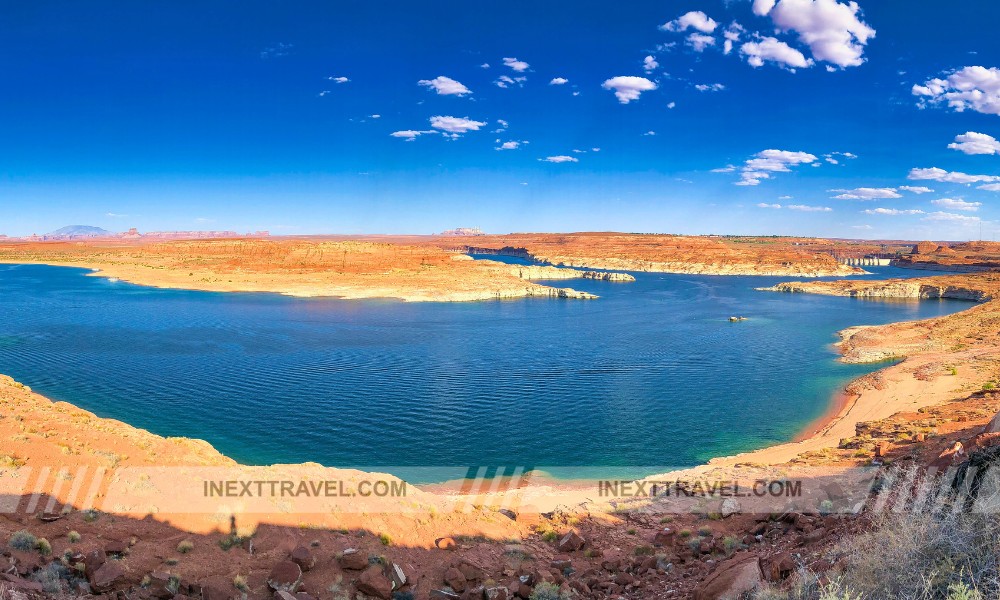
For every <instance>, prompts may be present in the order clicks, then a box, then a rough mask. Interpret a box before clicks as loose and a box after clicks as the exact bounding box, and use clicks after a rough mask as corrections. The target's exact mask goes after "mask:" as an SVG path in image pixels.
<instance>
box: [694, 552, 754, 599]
mask: <svg viewBox="0 0 1000 600" xmlns="http://www.w3.org/2000/svg"><path fill="white" fill-rule="evenodd" d="M760 583H761V576H760V566H759V565H758V564H757V556H755V555H753V554H743V555H742V556H740V555H737V556H735V557H733V558H731V559H730V560H727V561H725V562H723V563H720V564H719V566H718V567H716V569H715V571H714V572H713V573H712V574H711V575H709V576H708V577H707V578H706V579H705V580H704V581H702V582H701V584H700V585H699V586H698V588H697V589H695V591H694V600H718V599H719V598H736V597H740V596H741V595H742V594H746V593H747V592H750V591H752V590H753V589H754V588H756V587H757V586H758V585H759V584H760Z"/></svg>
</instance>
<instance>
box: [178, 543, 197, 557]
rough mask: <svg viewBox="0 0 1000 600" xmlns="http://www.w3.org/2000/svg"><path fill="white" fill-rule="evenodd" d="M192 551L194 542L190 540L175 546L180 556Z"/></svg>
mask: <svg viewBox="0 0 1000 600" xmlns="http://www.w3.org/2000/svg"><path fill="white" fill-rule="evenodd" d="M192 550H194V542H192V541H191V540H184V541H182V542H181V543H179V544H177V551H178V552H180V553H181V554H187V553H188V552H190V551H192Z"/></svg>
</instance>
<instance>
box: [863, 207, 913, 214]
mask: <svg viewBox="0 0 1000 600" xmlns="http://www.w3.org/2000/svg"><path fill="white" fill-rule="evenodd" d="M861 212H863V213H865V214H866V215H890V216H897V215H922V214H924V211H922V210H919V209H916V208H914V209H909V210H904V209H900V208H869V209H868V210H863V211H861Z"/></svg>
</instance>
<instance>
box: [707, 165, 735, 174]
mask: <svg viewBox="0 0 1000 600" xmlns="http://www.w3.org/2000/svg"><path fill="white" fill-rule="evenodd" d="M735 170H736V165H726V166H724V167H719V168H718V169H712V173H732V172H733V171H735Z"/></svg>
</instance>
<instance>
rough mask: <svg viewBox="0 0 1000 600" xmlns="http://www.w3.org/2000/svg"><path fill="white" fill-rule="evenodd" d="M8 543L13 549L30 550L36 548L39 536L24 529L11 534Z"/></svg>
mask: <svg viewBox="0 0 1000 600" xmlns="http://www.w3.org/2000/svg"><path fill="white" fill-rule="evenodd" d="M7 545H8V546H9V547H10V548H11V549H12V550H20V551H21V552H28V551H29V550H34V549H35V547H36V546H37V545H38V538H36V537H35V536H33V535H31V532H30V531H27V530H24V529H22V530H21V531H18V532H15V533H14V534H13V535H11V536H10V540H9V541H8V542H7Z"/></svg>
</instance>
